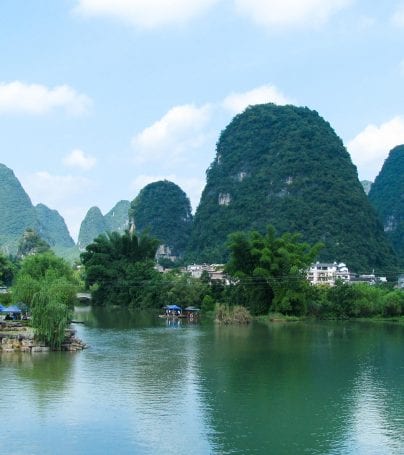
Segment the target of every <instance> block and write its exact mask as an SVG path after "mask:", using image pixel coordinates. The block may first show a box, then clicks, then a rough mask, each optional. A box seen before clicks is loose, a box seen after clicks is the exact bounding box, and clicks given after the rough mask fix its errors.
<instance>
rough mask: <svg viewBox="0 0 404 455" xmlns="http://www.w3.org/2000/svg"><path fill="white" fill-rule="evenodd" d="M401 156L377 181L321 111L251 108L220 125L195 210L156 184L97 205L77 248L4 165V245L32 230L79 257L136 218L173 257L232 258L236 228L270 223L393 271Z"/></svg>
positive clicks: (349, 259) (0, 237) (358, 267)
mask: <svg viewBox="0 0 404 455" xmlns="http://www.w3.org/2000/svg"><path fill="white" fill-rule="evenodd" d="M403 160H404V146H399V147H396V148H395V149H393V150H392V151H391V152H390V155H389V158H388V159H387V160H386V162H385V164H384V166H383V169H382V170H381V172H380V174H379V176H378V177H377V178H376V180H375V182H374V183H373V184H372V182H369V181H364V182H359V180H358V175H357V171H356V168H355V166H354V165H353V164H352V162H351V158H350V156H349V154H348V152H347V151H346V149H345V147H344V146H343V143H342V141H341V139H340V138H339V137H338V136H337V135H336V134H335V132H334V131H333V129H332V128H331V126H330V125H329V124H328V123H327V122H326V121H325V120H324V119H322V118H321V117H320V116H319V115H318V113H317V112H315V111H312V110H310V109H308V108H299V107H295V106H282V107H281V106H276V105H273V104H266V105H257V106H252V107H249V108H247V109H246V111H245V112H243V113H242V114H239V115H237V116H236V117H235V118H234V119H233V120H232V121H231V123H230V124H229V125H228V126H227V127H226V129H225V130H224V131H223V132H222V134H221V136H220V138H219V141H218V145H217V151H216V157H215V159H214V161H213V162H212V164H211V166H210V167H209V169H208V170H207V182H206V186H205V188H204V190H203V193H202V197H201V201H200V204H199V206H198V208H197V210H196V213H195V216H194V217H193V216H192V214H191V207H190V203H189V199H188V197H187V195H186V194H185V193H184V191H183V190H182V189H181V188H179V187H178V186H177V185H176V184H174V183H172V182H168V181H159V182H154V183H152V184H149V185H147V186H146V187H145V188H143V190H141V191H140V193H139V194H138V195H137V196H136V197H135V198H134V199H133V200H132V201H131V202H130V201H128V200H122V201H119V202H118V203H117V204H116V205H115V206H114V207H113V208H112V209H111V210H110V211H109V212H108V213H106V214H105V215H103V214H102V213H101V210H100V209H99V208H98V207H91V208H90V209H89V211H88V212H87V214H86V216H85V218H84V220H83V221H82V223H81V227H80V232H79V237H78V243H77V245H75V244H74V242H73V240H72V238H71V237H70V234H69V232H68V229H67V227H66V223H65V221H64V219H63V218H62V217H61V215H60V214H59V213H58V212H57V211H56V210H52V209H50V208H48V207H46V206H45V205H43V204H38V205H37V206H33V204H32V202H31V200H30V198H29V196H28V195H27V193H26V192H25V191H24V189H23V188H22V186H21V184H20V182H19V181H18V179H17V178H16V177H15V175H14V173H13V171H12V170H11V169H9V168H8V167H7V166H5V165H3V164H0V248H1V249H2V250H3V252H5V253H10V254H15V252H16V250H17V245H18V242H19V240H20V239H21V236H22V235H23V233H24V231H25V230H26V229H27V228H31V229H34V230H35V231H36V232H38V234H39V235H40V236H41V237H42V238H43V239H44V240H46V241H47V242H48V243H49V244H50V245H51V247H52V248H53V249H54V250H55V251H56V252H57V253H58V254H60V255H62V256H65V257H69V258H70V259H72V258H78V256H79V253H80V250H81V251H82V250H83V249H85V247H86V246H87V245H88V244H89V243H91V242H92V241H93V240H94V238H95V237H97V236H98V235H99V234H102V233H105V232H112V231H120V232H123V231H124V230H125V229H128V228H129V227H130V224H131V223H132V224H133V225H134V227H135V228H136V231H137V232H149V233H150V234H151V235H153V236H155V237H157V238H158V239H159V240H160V241H161V243H162V244H164V245H165V246H168V247H169V249H170V251H171V252H172V254H173V255H175V256H177V257H184V258H185V260H186V261H187V262H193V261H196V262H210V263H212V262H222V261H225V260H226V258H227V254H228V253H227V249H226V242H227V236H228V234H230V233H231V232H234V231H242V230H250V229H256V230H258V231H261V232H263V231H265V229H266V227H267V225H268V224H272V225H274V226H275V228H276V229H277V231H278V232H279V233H282V232H285V231H290V232H300V233H301V235H302V240H305V241H308V242H310V243H315V242H317V241H321V242H323V243H324V249H323V250H322V252H321V256H320V258H319V259H322V260H326V261H334V260H337V261H342V262H346V263H347V264H348V266H349V267H350V268H351V269H352V270H355V271H358V272H361V271H369V270H372V269H373V268H374V269H376V270H379V271H383V270H385V271H386V270H390V271H391V270H395V268H396V266H397V255H398V256H399V257H400V258H401V259H402V258H403V257H404V247H403V242H404V234H403V219H404V217H403V200H404V189H403V184H404V176H403V171H404V161H403ZM361 183H362V184H361ZM369 189H370V191H369V198H368V197H367V196H366V194H365V192H366V193H367V192H368V190H369ZM369 201H370V202H371V203H372V205H373V207H374V208H373V207H372V206H371V203H370V202H369ZM375 210H376V211H377V214H378V216H377V214H376V213H375ZM383 227H384V229H383ZM392 245H393V247H394V251H395V253H396V254H395V253H394V251H393V249H392Z"/></svg>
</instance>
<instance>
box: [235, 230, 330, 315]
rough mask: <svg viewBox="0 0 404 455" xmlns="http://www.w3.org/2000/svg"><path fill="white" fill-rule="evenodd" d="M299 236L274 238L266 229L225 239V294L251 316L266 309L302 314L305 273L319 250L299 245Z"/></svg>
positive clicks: (291, 235)
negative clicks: (228, 282)
mask: <svg viewBox="0 0 404 455" xmlns="http://www.w3.org/2000/svg"><path fill="white" fill-rule="evenodd" d="M299 239H300V236H299V234H291V233H284V234H282V235H281V236H279V237H277V236H276V233H275V229H274V228H273V227H272V226H269V227H268V230H267V233H266V235H262V234H260V233H259V232H257V231H251V232H249V233H241V232H238V233H234V234H231V235H230V236H229V248H230V260H229V262H228V264H227V266H226V272H227V273H229V274H230V275H231V276H232V277H233V282H234V285H233V287H232V288H230V290H229V293H230V295H231V297H232V298H233V299H235V302H237V303H238V304H242V305H244V306H246V307H248V308H249V310H250V311H251V312H252V313H254V314H259V313H265V312H266V311H268V310H269V309H272V310H275V311H281V312H284V313H296V314H302V313H304V312H305V305H306V302H305V295H306V293H305V290H306V289H307V286H308V283H307V280H306V270H307V268H308V266H309V265H310V264H311V263H312V262H313V260H314V258H315V257H316V256H317V254H318V252H319V250H320V249H321V248H322V245H321V244H316V245H314V246H310V245H309V244H308V243H301V242H300V241H299Z"/></svg>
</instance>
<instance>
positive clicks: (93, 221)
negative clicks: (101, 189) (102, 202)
mask: <svg viewBox="0 0 404 455" xmlns="http://www.w3.org/2000/svg"><path fill="white" fill-rule="evenodd" d="M129 206H130V202H129V201H125V200H122V201H119V202H118V203H117V204H115V206H114V207H113V208H112V209H111V210H110V211H109V212H108V213H107V214H106V215H105V216H104V215H103V214H102V213H101V210H100V209H99V208H98V207H91V208H90V209H89V211H88V212H87V214H86V216H85V217H84V220H83V221H82V222H81V226H80V232H79V237H78V242H77V245H78V247H79V248H80V249H81V250H84V248H85V247H86V246H87V245H89V244H90V243H92V241H93V240H94V239H95V238H96V237H98V236H99V235H100V234H104V233H106V232H115V231H117V232H121V233H122V232H124V231H125V229H128V227H129V215H128V210H129Z"/></svg>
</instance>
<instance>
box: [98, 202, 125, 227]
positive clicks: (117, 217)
mask: <svg viewBox="0 0 404 455" xmlns="http://www.w3.org/2000/svg"><path fill="white" fill-rule="evenodd" d="M129 207H130V202H129V201H124V200H123V201H119V202H118V203H117V204H116V205H115V206H114V207H113V208H112V209H111V210H110V211H109V212H108V213H107V214H106V215H105V216H104V219H105V222H106V224H107V229H108V231H110V232H114V231H118V232H124V231H125V229H128V227H129V215H128V212H129Z"/></svg>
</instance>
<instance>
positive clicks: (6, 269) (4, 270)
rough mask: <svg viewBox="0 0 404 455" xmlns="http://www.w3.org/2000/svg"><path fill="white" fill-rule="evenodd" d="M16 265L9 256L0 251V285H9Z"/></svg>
mask: <svg viewBox="0 0 404 455" xmlns="http://www.w3.org/2000/svg"><path fill="white" fill-rule="evenodd" d="M15 271H16V267H15V265H14V264H13V263H12V262H11V261H10V259H9V258H7V257H6V256H4V254H2V253H0V285H6V286H10V285H11V282H12V280H13V276H14V274H15Z"/></svg>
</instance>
